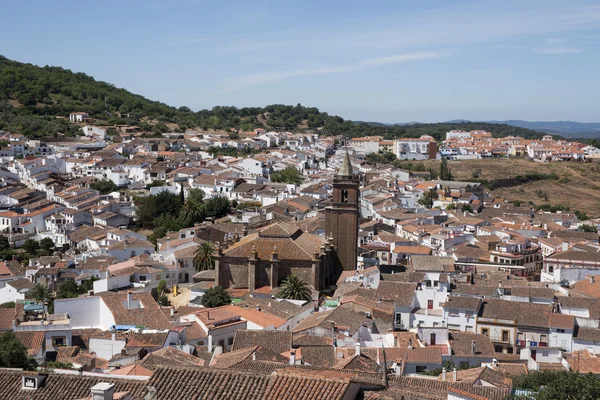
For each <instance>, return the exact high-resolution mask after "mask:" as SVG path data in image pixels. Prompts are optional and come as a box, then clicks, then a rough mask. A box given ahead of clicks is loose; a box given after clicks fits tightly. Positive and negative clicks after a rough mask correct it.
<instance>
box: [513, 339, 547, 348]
mask: <svg viewBox="0 0 600 400" xmlns="http://www.w3.org/2000/svg"><path fill="white" fill-rule="evenodd" d="M517 346H519V347H527V341H526V340H517ZM529 347H548V342H533V341H529Z"/></svg>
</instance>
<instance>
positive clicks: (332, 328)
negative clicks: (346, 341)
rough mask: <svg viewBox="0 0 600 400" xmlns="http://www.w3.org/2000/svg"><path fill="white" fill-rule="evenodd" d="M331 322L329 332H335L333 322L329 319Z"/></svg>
mask: <svg viewBox="0 0 600 400" xmlns="http://www.w3.org/2000/svg"><path fill="white" fill-rule="evenodd" d="M330 322H331V333H335V322H333V321H330Z"/></svg>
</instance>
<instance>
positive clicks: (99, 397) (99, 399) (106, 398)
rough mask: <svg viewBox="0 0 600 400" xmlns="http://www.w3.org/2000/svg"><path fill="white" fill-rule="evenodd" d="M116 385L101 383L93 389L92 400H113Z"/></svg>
mask: <svg viewBox="0 0 600 400" xmlns="http://www.w3.org/2000/svg"><path fill="white" fill-rule="evenodd" d="M114 394H115V384H114V383H106V382H100V383H98V384H97V385H96V386H94V387H92V400H113V397H114Z"/></svg>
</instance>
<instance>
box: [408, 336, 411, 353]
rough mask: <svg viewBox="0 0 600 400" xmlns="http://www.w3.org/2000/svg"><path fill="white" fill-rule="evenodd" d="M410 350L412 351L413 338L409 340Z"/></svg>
mask: <svg viewBox="0 0 600 400" xmlns="http://www.w3.org/2000/svg"><path fill="white" fill-rule="evenodd" d="M408 349H409V350H412V338H409V339H408Z"/></svg>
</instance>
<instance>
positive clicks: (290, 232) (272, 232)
mask: <svg viewBox="0 0 600 400" xmlns="http://www.w3.org/2000/svg"><path fill="white" fill-rule="evenodd" d="M299 230H300V228H299V227H298V226H297V225H294V224H290V223H287V222H280V223H278V224H273V225H270V226H268V227H267V228H266V229H263V230H261V231H260V232H259V233H258V236H260V237H272V238H291V237H292V236H294V235H295V234H296V233H297V232H298V231H299Z"/></svg>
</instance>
